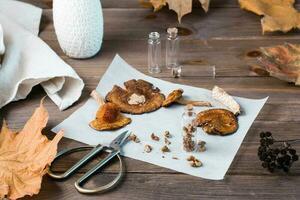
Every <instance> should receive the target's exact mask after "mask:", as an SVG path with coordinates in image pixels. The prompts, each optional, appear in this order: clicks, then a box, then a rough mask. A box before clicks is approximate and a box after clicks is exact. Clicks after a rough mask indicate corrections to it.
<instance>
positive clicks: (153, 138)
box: [150, 133, 159, 141]
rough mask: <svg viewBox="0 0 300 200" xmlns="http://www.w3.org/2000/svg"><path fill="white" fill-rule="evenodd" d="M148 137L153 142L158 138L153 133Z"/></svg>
mask: <svg viewBox="0 0 300 200" xmlns="http://www.w3.org/2000/svg"><path fill="white" fill-rule="evenodd" d="M150 137H151V139H152V140H154V141H159V137H158V136H157V135H155V134H154V133H151V135H150Z"/></svg>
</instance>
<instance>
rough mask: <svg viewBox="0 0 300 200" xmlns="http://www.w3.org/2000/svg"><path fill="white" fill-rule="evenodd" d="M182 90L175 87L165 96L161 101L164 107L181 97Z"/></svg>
mask: <svg viewBox="0 0 300 200" xmlns="http://www.w3.org/2000/svg"><path fill="white" fill-rule="evenodd" d="M182 94H183V90H182V89H177V90H174V91H172V92H171V93H170V94H169V95H168V96H167V98H166V100H165V101H164V102H163V106H164V107H168V106H170V105H171V104H172V103H174V102H176V101H177V100H179V99H180V98H181V97H182Z"/></svg>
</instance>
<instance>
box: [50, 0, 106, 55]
mask: <svg viewBox="0 0 300 200" xmlns="http://www.w3.org/2000/svg"><path fill="white" fill-rule="evenodd" d="M53 21H54V28H55V32H56V35H57V39H58V42H59V45H60V47H61V48H62V50H63V51H64V52H65V54H66V55H68V56H69V57H72V58H79V59H83V58H89V57H92V56H94V55H95V54H96V53H97V52H98V51H99V50H100V48H101V44H102V38H103V14H102V7H101V3H100V0H53Z"/></svg>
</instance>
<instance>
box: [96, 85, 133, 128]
mask: <svg viewBox="0 0 300 200" xmlns="http://www.w3.org/2000/svg"><path fill="white" fill-rule="evenodd" d="M91 96H92V97H93V98H94V99H95V100H96V101H97V102H98V103H99V104H100V108H99V109H98V111H97V114H96V119H94V120H93V121H91V122H90V126H91V127H92V128H93V129H95V130H98V131H104V130H114V129H118V128H121V127H123V126H126V125H127V124H129V123H130V122H131V119H130V118H128V117H126V116H124V115H122V114H121V113H120V109H119V108H118V106H117V105H116V104H114V103H104V101H103V99H102V98H101V97H100V95H99V94H98V93H97V92H96V91H95V90H94V91H93V92H92V93H91Z"/></svg>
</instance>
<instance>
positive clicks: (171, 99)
mask: <svg viewBox="0 0 300 200" xmlns="http://www.w3.org/2000/svg"><path fill="white" fill-rule="evenodd" d="M182 94H183V89H177V90H174V91H172V92H171V93H170V94H169V95H168V96H167V99H166V100H165V101H164V102H163V106H164V107H168V106H170V105H171V104H173V103H179V104H182V105H188V104H190V105H193V106H211V104H210V103H209V102H207V101H191V100H186V99H184V98H183V97H182Z"/></svg>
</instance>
